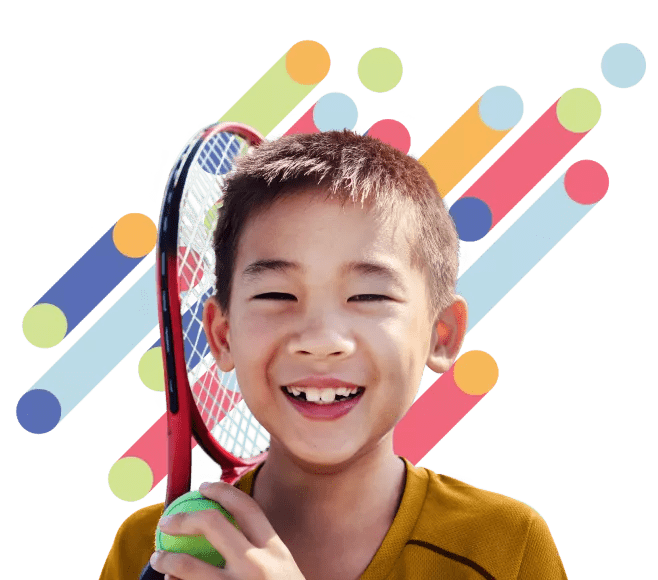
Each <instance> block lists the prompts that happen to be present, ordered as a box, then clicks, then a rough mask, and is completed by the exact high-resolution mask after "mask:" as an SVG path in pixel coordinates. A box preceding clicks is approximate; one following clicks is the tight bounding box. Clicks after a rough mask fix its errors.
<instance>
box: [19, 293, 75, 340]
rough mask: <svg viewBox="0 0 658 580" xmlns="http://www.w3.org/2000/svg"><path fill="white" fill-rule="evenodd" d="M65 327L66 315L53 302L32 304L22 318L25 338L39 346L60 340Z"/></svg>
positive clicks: (63, 335) (64, 332)
mask: <svg viewBox="0 0 658 580" xmlns="http://www.w3.org/2000/svg"><path fill="white" fill-rule="evenodd" d="M67 328H68V323H67V321H66V315H65V314H64V313H63V312H62V310H61V309H60V308H58V307H57V306H55V305H54V304H37V305H35V306H32V308H30V309H29V310H28V311H27V313H26V314H25V317H24V318H23V334H24V335H25V338H27V339H28V340H29V341H30V342H31V343H32V344H33V345H34V346H38V347H39V348H50V347H52V346H55V345H56V344H59V343H60V342H62V340H63V339H64V337H65V336H66V330H67Z"/></svg>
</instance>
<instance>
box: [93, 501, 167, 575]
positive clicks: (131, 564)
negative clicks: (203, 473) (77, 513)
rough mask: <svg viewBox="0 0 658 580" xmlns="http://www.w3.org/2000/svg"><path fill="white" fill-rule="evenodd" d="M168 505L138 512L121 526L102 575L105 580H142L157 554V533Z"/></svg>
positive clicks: (160, 504)
mask: <svg viewBox="0 0 658 580" xmlns="http://www.w3.org/2000/svg"><path fill="white" fill-rule="evenodd" d="M163 512H164V503H159V504H155V505H152V506H147V507H144V508H142V509H139V510H137V511H136V512H135V513H133V514H131V515H130V516H128V517H127V518H126V520H125V521H124V522H123V523H122V524H121V526H119V529H118V531H117V534H116V537H115V538H114V543H113V544H112V548H111V549H110V553H109V554H108V556H107V560H106V561H105V566H104V567H103V571H102V573H101V577H100V578H101V580H120V579H122V578H131V577H133V578H139V575H140V573H141V571H142V568H143V567H144V566H145V565H146V563H147V562H148V560H149V558H150V557H151V554H152V553H153V552H154V551H155V531H156V528H157V526H158V521H159V520H160V516H162V513H163Z"/></svg>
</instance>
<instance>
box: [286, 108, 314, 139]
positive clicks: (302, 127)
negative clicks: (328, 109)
mask: <svg viewBox="0 0 658 580" xmlns="http://www.w3.org/2000/svg"><path fill="white" fill-rule="evenodd" d="M316 104H317V103H316ZM313 109H315V104H314V105H313V106H312V107H311V108H310V109H309V110H308V111H306V113H304V114H303V115H302V116H301V117H300V118H299V120H298V121H297V122H296V123H295V124H294V125H293V126H292V127H290V129H288V130H287V131H286V132H285V133H284V135H295V134H297V133H319V132H320V130H319V129H318V128H317V127H316V126H315V121H313Z"/></svg>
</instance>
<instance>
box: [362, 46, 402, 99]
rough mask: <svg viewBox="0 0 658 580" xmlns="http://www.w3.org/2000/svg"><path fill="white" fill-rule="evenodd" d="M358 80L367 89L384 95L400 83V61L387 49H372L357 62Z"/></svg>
mask: <svg viewBox="0 0 658 580" xmlns="http://www.w3.org/2000/svg"><path fill="white" fill-rule="evenodd" d="M359 78H360V79H361V82H362V83H363V85H364V86H365V87H366V88H367V89H370V90H371V91H374V92H376V93H385V92H386V91H390V90H391V89H392V88H394V87H395V86H396V85H397V84H398V83H399V82H400V79H401V78H402V61H401V60H400V59H399V58H398V55H397V54H395V53H394V52H393V51H392V50H389V49H388V48H373V49H372V50H369V51H368V52H366V53H365V54H364V55H363V56H362V57H361V60H360V61H359Z"/></svg>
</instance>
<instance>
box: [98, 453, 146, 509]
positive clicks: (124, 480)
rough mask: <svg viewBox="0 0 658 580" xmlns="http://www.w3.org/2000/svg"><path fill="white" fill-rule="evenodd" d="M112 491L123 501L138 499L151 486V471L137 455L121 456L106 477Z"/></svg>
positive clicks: (143, 495) (144, 494)
mask: <svg viewBox="0 0 658 580" xmlns="http://www.w3.org/2000/svg"><path fill="white" fill-rule="evenodd" d="M107 481H108V483H109V484H110V489H111V490H112V493H113V494H114V495H116V496H117V497H118V498H119V499H122V500H124V501H138V500H140V499H142V498H144V497H146V495H147V494H148V492H149V491H151V488H152V487H153V471H152V470H151V467H150V466H149V464H148V463H146V461H144V460H143V459H140V458H139V457H122V458H121V459H119V461H117V462H116V463H115V464H114V465H113V466H112V469H110V473H109V475H108V477H107Z"/></svg>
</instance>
